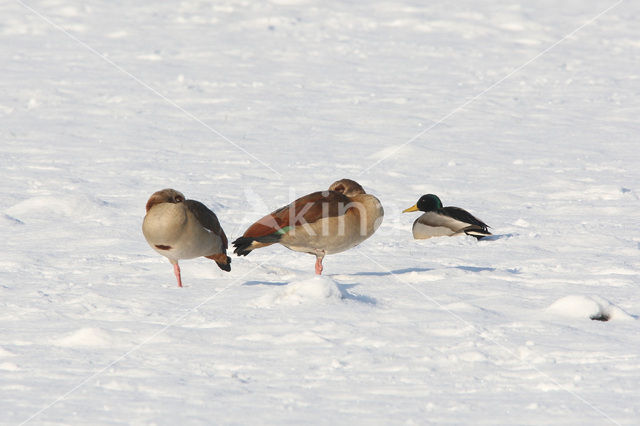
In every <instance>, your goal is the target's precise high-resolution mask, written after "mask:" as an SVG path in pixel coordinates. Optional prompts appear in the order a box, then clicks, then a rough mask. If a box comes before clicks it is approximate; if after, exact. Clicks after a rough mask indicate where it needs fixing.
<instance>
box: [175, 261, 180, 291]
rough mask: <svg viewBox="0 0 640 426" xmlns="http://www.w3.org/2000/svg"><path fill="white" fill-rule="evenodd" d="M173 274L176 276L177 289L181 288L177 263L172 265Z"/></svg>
mask: <svg viewBox="0 0 640 426" xmlns="http://www.w3.org/2000/svg"><path fill="white" fill-rule="evenodd" d="M173 273H174V274H175V275H176V279H177V280H178V287H182V277H181V276H180V265H178V262H176V263H174V264H173Z"/></svg>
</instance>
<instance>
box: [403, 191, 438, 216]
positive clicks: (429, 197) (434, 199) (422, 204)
mask: <svg viewBox="0 0 640 426" xmlns="http://www.w3.org/2000/svg"><path fill="white" fill-rule="evenodd" d="M441 208H442V201H440V198H438V196H437V195H434V194H426V195H423V196H422V197H420V199H419V200H418V202H417V203H416V204H415V205H413V206H411V207H409V208H408V209H405V210H403V211H402V213H407V212H415V211H418V210H420V211H422V212H431V211H434V210H439V209H441Z"/></svg>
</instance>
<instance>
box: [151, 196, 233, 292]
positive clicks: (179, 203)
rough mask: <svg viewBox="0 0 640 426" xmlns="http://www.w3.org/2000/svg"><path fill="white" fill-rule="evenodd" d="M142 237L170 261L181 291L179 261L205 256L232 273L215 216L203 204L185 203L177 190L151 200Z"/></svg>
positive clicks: (224, 241)
mask: <svg viewBox="0 0 640 426" xmlns="http://www.w3.org/2000/svg"><path fill="white" fill-rule="evenodd" d="M142 233H143V234H144V237H145V238H146V240H147V242H148V243H149V245H150V246H151V248H153V249H154V250H155V251H157V252H158V253H160V254H161V255H163V256H164V257H166V258H167V259H169V262H171V264H172V265H173V271H174V273H175V275H176V279H177V280H178V287H182V278H181V276H180V265H178V260H180V259H193V258H195V257H200V256H203V257H206V258H208V259H211V260H214V261H215V262H216V263H217V264H218V266H219V267H220V269H222V270H224V271H227V272H228V271H231V258H229V257H228V256H227V251H226V250H227V246H228V242H227V236H226V235H225V234H224V231H223V230H222V227H221V226H220V222H218V218H217V217H216V215H215V213H214V212H212V211H211V210H209V209H208V208H207V206H205V205H204V204H202V203H201V202H200V201H195V200H185V198H184V195H182V193H181V192H178V191H176V190H175V189H163V190H162V191H158V192H156V193H154V194H153V195H152V196H151V197H150V198H149V201H147V214H146V216H145V217H144V221H143V222H142Z"/></svg>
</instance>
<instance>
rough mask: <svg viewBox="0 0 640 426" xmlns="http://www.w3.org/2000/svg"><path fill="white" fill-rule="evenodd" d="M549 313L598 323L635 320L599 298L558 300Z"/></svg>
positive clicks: (565, 298)
mask: <svg viewBox="0 0 640 426" xmlns="http://www.w3.org/2000/svg"><path fill="white" fill-rule="evenodd" d="M547 311H548V312H550V313H552V314H555V315H560V316H565V317H571V318H589V319H592V320H598V321H609V320H612V319H615V320H622V321H628V320H633V319H635V318H634V317H633V316H632V315H629V314H628V313H626V312H625V311H623V310H622V309H620V308H619V307H617V306H615V305H613V304H611V302H609V301H607V300H605V299H603V298H602V297H598V296H580V295H571V296H566V297H563V298H561V299H558V300H556V301H555V302H554V303H553V304H551V306H549V307H548V308H547Z"/></svg>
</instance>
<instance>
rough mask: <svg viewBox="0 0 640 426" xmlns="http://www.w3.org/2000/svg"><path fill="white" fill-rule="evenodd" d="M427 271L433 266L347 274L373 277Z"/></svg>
mask: <svg viewBox="0 0 640 426" xmlns="http://www.w3.org/2000/svg"><path fill="white" fill-rule="evenodd" d="M429 271H433V268H405V269H396V270H393V271H386V272H369V271H367V272H356V273H354V274H349V275H355V276H375V277H383V276H387V275H402V274H408V273H409V272H429Z"/></svg>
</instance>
